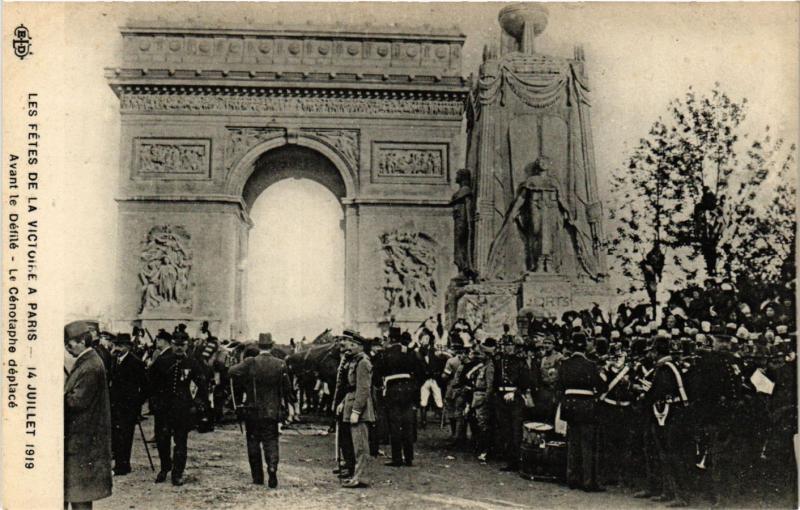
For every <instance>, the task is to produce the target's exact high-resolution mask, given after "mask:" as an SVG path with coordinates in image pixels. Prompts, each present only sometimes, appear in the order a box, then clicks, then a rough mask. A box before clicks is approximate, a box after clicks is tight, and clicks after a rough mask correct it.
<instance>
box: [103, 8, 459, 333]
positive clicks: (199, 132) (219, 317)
mask: <svg viewBox="0 0 800 510" xmlns="http://www.w3.org/2000/svg"><path fill="white" fill-rule="evenodd" d="M122 42H123V44H122V52H123V55H122V62H121V64H120V66H119V67H117V68H114V69H108V70H107V78H108V80H109V82H110V84H111V87H112V88H113V90H114V92H115V93H116V94H117V96H118V97H119V100H120V111H121V121H122V131H121V151H120V153H121V165H120V172H121V179H120V188H119V194H118V197H117V198H118V204H119V211H120V215H119V243H118V244H119V249H118V253H119V261H118V264H117V267H118V269H117V295H118V302H117V304H116V308H115V309H116V312H115V319H116V320H117V321H118V322H127V321H132V320H142V321H144V322H145V325H148V326H149V327H150V329H151V330H153V329H155V328H158V327H171V326H172V325H173V324H174V323H175V322H176V321H180V322H186V323H191V322H193V321H196V322H197V323H198V324H199V322H200V321H203V320H208V321H209V322H210V323H211V329H212V330H213V331H215V332H217V334H219V335H221V336H228V335H230V337H232V338H242V337H245V336H246V335H247V329H246V324H247V320H246V319H247V318H246V317H245V315H244V310H245V309H246V306H245V303H244V299H245V296H244V293H245V289H246V278H247V275H246V273H245V268H246V267H247V263H246V261H247V258H248V234H249V230H250V228H251V226H252V222H251V219H250V217H249V211H250V208H251V206H252V205H253V202H254V201H255V200H256V198H257V197H258V196H259V195H260V193H261V192H263V190H264V189H266V188H267V187H268V186H270V185H271V184H272V183H274V182H276V181H278V180H280V179H284V178H289V177H305V178H310V179H314V180H316V181H317V182H319V183H321V184H323V185H324V186H326V187H328V189H330V190H331V192H332V193H334V195H336V196H337V197H338V198H339V201H340V203H341V204H342V207H343V209H344V217H345V221H344V238H345V267H344V268H343V271H344V274H345V299H344V301H345V317H343V319H344V322H345V323H347V324H353V325H355V326H357V327H359V328H360V329H361V331H362V332H365V333H367V334H369V333H370V332H371V331H374V332H377V325H378V324H379V323H380V322H381V321H382V320H384V319H385V318H387V317H390V316H393V317H395V319H396V321H397V323H398V325H401V326H405V327H409V328H411V327H416V326H417V325H418V324H419V322H420V321H422V320H424V319H426V318H427V317H430V316H432V315H435V314H436V313H437V312H440V311H441V310H442V309H443V308H444V305H445V295H444V289H446V288H447V283H448V281H449V280H450V278H451V276H452V273H453V259H452V250H451V249H450V247H451V246H452V232H453V230H452V220H451V209H450V196H451V194H452V191H453V189H452V182H453V181H454V179H455V169H454V165H458V162H459V161H463V159H464V151H463V143H464V139H463V132H462V129H463V128H462V119H463V116H464V105H465V99H466V96H467V94H468V91H469V86H468V84H467V80H466V79H465V78H464V77H463V76H462V73H461V59H462V47H463V44H464V36H463V35H461V33H460V32H459V31H458V30H455V29H454V30H438V29H431V28H430V27H420V28H404V27H396V26H391V27H377V26H369V27H344V28H343V27H340V26H333V27H314V26H310V25H305V26H303V27H298V28H293V27H288V26H272V27H256V26H253V25H249V26H246V27H244V28H242V27H228V28H225V27H219V26H218V25H215V26H214V28H208V27H206V26H199V25H191V26H177V27H176V26H174V25H164V24H162V23H160V22H152V23H134V24H131V25H130V26H127V27H124V28H123V29H122ZM456 168H457V167H456ZM321 256H324V254H321ZM264 263H265V264H269V261H268V260H265V261H264ZM121 329H122V328H121ZM308 334H309V335H312V334H315V332H308Z"/></svg>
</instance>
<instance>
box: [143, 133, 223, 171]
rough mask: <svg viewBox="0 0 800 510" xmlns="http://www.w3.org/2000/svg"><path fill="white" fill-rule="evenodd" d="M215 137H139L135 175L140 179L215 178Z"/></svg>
mask: <svg viewBox="0 0 800 510" xmlns="http://www.w3.org/2000/svg"><path fill="white" fill-rule="evenodd" d="M210 155H211V140H208V139H202V138H200V139H198V138H136V139H134V142H133V161H134V164H133V168H134V176H135V177H136V178H139V179H157V180H203V179H209V178H210V177H211V163H210Z"/></svg>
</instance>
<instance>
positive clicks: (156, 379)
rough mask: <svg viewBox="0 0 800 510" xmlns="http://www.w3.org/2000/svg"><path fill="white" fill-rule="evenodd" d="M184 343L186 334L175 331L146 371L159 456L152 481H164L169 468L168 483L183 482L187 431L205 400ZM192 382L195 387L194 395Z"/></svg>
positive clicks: (199, 373)
mask: <svg viewBox="0 0 800 510" xmlns="http://www.w3.org/2000/svg"><path fill="white" fill-rule="evenodd" d="M188 343H189V335H187V334H186V333H184V332H182V331H180V330H178V331H176V332H175V333H174V334H173V335H172V347H171V348H170V349H166V350H165V351H163V352H162V353H161V354H160V355H159V356H158V358H156V360H155V361H154V362H153V364H152V365H150V369H149V372H148V380H149V383H150V391H149V393H150V408H151V410H152V411H153V415H154V416H155V424H154V426H155V429H156V447H157V448H158V457H159V459H160V460H161V470H160V471H159V473H158V476H157V477H156V483H162V482H164V481H166V479H167V474H168V473H169V472H170V471H172V485H183V483H184V480H183V471H184V469H185V468H186V455H187V440H188V437H189V431H190V430H192V429H193V428H194V426H195V425H196V422H197V418H198V417H199V416H201V415H202V413H203V410H204V407H205V402H208V386H207V384H206V379H205V371H204V370H203V367H201V366H200V363H199V362H198V361H197V359H196V358H194V357H191V356H187V349H188ZM192 383H194V385H195V387H196V388H197V394H196V395H195V396H192V391H191V384H192ZM173 442H174V444H175V446H174V449H172V448H171V447H172V443H173Z"/></svg>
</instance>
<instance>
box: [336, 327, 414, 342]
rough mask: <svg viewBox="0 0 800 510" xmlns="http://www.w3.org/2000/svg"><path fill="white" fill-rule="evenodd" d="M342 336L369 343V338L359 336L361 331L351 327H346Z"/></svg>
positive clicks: (353, 340)
mask: <svg viewBox="0 0 800 510" xmlns="http://www.w3.org/2000/svg"><path fill="white" fill-rule="evenodd" d="M397 329H400V328H397ZM342 336H343V337H344V339H345V340H348V341H351V342H356V343H359V344H361V345H367V344H368V343H369V340H368V339H367V338H364V337H363V336H361V333H359V332H358V331H356V330H355V329H352V328H348V329H345V330H344V331H342Z"/></svg>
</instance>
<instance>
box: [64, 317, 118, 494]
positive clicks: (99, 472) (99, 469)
mask: <svg viewBox="0 0 800 510" xmlns="http://www.w3.org/2000/svg"><path fill="white" fill-rule="evenodd" d="M91 341H92V332H91V325H90V324H88V323H87V322H86V321H77V322H72V323H70V324H68V325H67V326H66V327H65V328H64V346H65V348H66V349H67V351H68V352H69V353H70V354H71V355H72V356H74V357H75V358H76V359H75V362H74V365H73V367H72V370H71V371H70V373H69V375H68V376H67V380H66V382H65V384H64V502H65V508H67V506H71V507H72V508H73V509H78V508H81V509H83V508H92V501H95V500H98V499H102V498H105V497H108V496H110V495H111V438H110V435H109V431H110V430H111V411H110V409H109V399H108V386H107V385H106V373H105V368H103V362H102V360H101V359H100V356H99V355H98V354H97V353H96V352H95V351H94V349H92V348H91Z"/></svg>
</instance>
